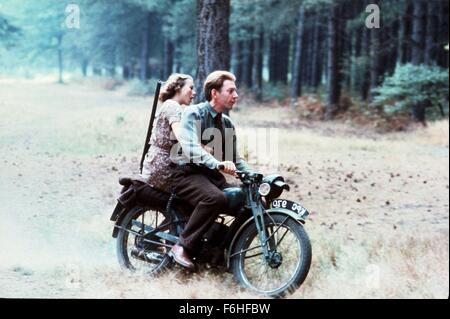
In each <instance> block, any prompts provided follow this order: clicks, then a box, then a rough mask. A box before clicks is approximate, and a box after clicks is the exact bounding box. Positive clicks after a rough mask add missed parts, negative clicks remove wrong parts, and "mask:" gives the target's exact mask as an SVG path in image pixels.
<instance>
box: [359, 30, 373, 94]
mask: <svg viewBox="0 0 450 319" xmlns="http://www.w3.org/2000/svg"><path fill="white" fill-rule="evenodd" d="M370 33H371V30H370V29H367V28H364V33H363V49H364V51H363V54H364V56H365V57H366V59H365V62H364V65H363V68H362V70H361V73H362V82H361V99H362V100H363V101H367V99H368V97H369V89H370V67H369V66H370V51H371V49H370V47H371V43H370Z"/></svg>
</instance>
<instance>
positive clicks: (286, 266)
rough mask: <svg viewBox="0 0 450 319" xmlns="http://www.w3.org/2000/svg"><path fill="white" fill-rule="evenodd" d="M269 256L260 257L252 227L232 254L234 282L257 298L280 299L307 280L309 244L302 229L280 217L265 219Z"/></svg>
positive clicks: (286, 217) (293, 221)
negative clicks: (262, 296) (259, 295)
mask: <svg viewBox="0 0 450 319" xmlns="http://www.w3.org/2000/svg"><path fill="white" fill-rule="evenodd" d="M264 224H265V229H266V234H267V237H268V241H267V245H268V248H269V256H268V258H266V257H265V256H264V254H263V250H262V245H261V242H260V238H259V235H258V230H257V228H256V224H255V223H251V224H249V225H248V226H247V227H246V228H245V229H244V231H243V232H242V233H241V235H240V236H239V238H238V239H237V241H236V244H235V245H234V248H233V251H232V252H231V256H232V258H231V270H232V272H233V274H234V276H235V278H236V280H237V282H238V283H239V284H240V285H241V286H243V287H245V288H248V289H250V290H253V291H254V292H256V293H257V294H261V295H264V296H268V297H274V298H278V297H283V296H285V295H286V294H288V293H292V292H294V291H295V290H296V289H297V288H298V287H299V286H300V285H301V284H302V283H303V281H304V280H305V279H306V276H307V275H308V271H309V267H310V265H311V243H310V240H309V237H308V235H307V233H306V231H305V229H304V228H303V226H302V225H301V224H300V223H299V222H297V221H296V220H294V219H292V218H291V217H288V216H286V215H281V214H273V215H271V216H270V217H269V216H265V217H264Z"/></svg>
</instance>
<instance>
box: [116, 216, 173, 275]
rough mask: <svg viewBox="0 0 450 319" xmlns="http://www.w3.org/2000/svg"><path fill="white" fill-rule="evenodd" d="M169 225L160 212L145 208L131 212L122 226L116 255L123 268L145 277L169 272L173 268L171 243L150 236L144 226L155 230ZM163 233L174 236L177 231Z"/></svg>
mask: <svg viewBox="0 0 450 319" xmlns="http://www.w3.org/2000/svg"><path fill="white" fill-rule="evenodd" d="M167 221H168V219H167V218H166V216H164V214H163V213H162V212H160V211H156V210H144V209H142V208H135V209H133V210H131V211H130V212H129V213H128V214H127V215H126V216H125V218H124V219H123V221H122V223H121V224H120V226H121V228H120V229H119V232H118V235H117V242H116V251H117V257H118V260H119V264H120V266H121V267H122V268H124V269H129V270H131V271H133V272H142V273H144V274H146V275H157V274H159V273H160V272H162V271H163V270H165V269H166V268H168V266H169V265H170V264H171V258H170V257H169V256H168V252H169V250H170V247H169V244H170V243H168V242H166V241H165V240H162V239H161V238H159V237H157V236H155V235H153V236H149V235H148V234H149V231H148V230H145V229H143V228H144V227H143V226H142V225H146V226H150V227H152V228H156V227H160V226H161V225H162V224H164V223H167ZM161 231H163V232H167V233H170V234H175V227H173V226H168V227H164V228H163V229H161ZM138 234H139V235H138ZM148 240H150V241H151V242H149V241H148Z"/></svg>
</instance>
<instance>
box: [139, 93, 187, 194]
mask: <svg viewBox="0 0 450 319" xmlns="http://www.w3.org/2000/svg"><path fill="white" fill-rule="evenodd" d="M181 113H182V107H181V106H180V104H178V103H177V102H175V101H174V100H170V99H169V100H166V101H165V102H164V103H163V104H162V105H161V107H160V108H159V110H158V112H157V114H156V118H155V122H154V124H153V131H152V136H151V138H150V148H149V150H148V152H147V154H146V156H145V159H144V164H143V167H142V174H141V176H142V177H143V178H144V179H145V180H146V182H147V183H148V184H149V185H151V186H153V187H155V188H158V189H161V190H165V191H170V189H169V188H170V186H171V180H170V176H171V175H172V173H174V172H175V171H176V170H177V168H176V167H174V166H173V165H172V166H171V165H170V164H171V162H172V161H171V159H170V152H171V149H172V147H173V145H175V144H176V143H177V140H176V138H175V135H174V134H173V131H172V128H171V125H172V123H174V122H180V120H181Z"/></svg>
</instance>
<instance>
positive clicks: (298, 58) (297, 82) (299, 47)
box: [291, 4, 305, 108]
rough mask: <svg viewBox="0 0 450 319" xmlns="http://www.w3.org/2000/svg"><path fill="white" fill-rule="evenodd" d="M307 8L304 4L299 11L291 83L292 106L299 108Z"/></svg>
mask: <svg viewBox="0 0 450 319" xmlns="http://www.w3.org/2000/svg"><path fill="white" fill-rule="evenodd" d="M304 20H305V7H304V5H303V4H301V5H300V8H299V10H298V22H297V33H296V36H295V52H294V61H293V63H292V65H293V66H292V82H291V106H292V107H294V108H295V107H297V97H298V96H300V95H301V94H302V91H301V88H302V83H301V73H300V67H301V65H302V59H303V57H302V53H303V44H304V43H303V36H304V34H303V29H304V25H305V23H304V22H305V21H304Z"/></svg>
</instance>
